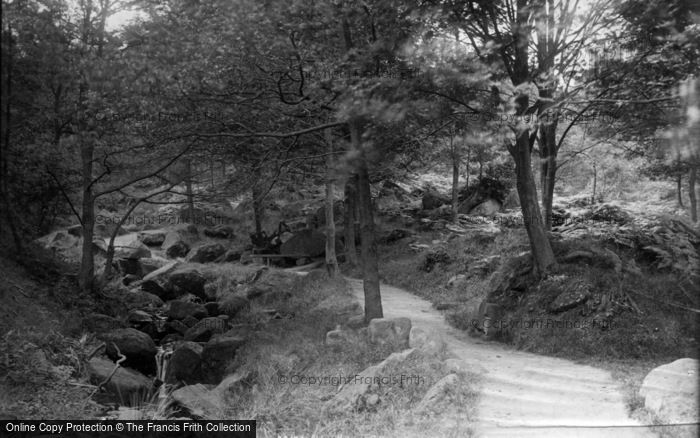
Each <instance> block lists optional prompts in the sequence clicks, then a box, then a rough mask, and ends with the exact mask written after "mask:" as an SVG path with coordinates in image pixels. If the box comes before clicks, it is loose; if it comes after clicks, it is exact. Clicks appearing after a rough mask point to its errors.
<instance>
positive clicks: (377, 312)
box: [350, 122, 384, 322]
mask: <svg viewBox="0 0 700 438" xmlns="http://www.w3.org/2000/svg"><path fill="white" fill-rule="evenodd" d="M350 137H351V141H352V145H353V147H354V148H355V150H357V151H359V152H360V157H359V160H358V166H357V174H358V190H357V192H358V201H359V202H358V203H359V207H360V208H359V210H360V240H361V253H362V279H363V287H364V292H365V321H366V322H369V321H371V320H372V319H374V318H382V317H383V316H384V313H383V311H382V297H381V293H380V290H379V264H378V260H377V242H376V241H375V239H374V215H373V212H372V194H371V191H370V187H369V170H368V169H367V158H366V156H365V153H364V151H363V150H362V146H361V145H360V131H359V129H358V127H357V125H356V123H355V122H350Z"/></svg>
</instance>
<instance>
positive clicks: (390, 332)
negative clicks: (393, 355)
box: [367, 318, 411, 348]
mask: <svg viewBox="0 0 700 438" xmlns="http://www.w3.org/2000/svg"><path fill="white" fill-rule="evenodd" d="M410 332H411V320H410V319H408V318H391V319H389V318H375V319H373V320H371V321H370V322H369V326H368V328H367V334H368V335H369V341H370V342H372V343H376V344H390V345H395V346H399V347H401V348H406V347H408V336H409V333H410Z"/></svg>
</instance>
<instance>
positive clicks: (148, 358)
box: [98, 328, 156, 374]
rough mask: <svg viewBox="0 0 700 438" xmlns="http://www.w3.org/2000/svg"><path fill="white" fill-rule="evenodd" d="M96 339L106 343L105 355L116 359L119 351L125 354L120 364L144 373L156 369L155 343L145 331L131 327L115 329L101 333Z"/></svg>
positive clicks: (153, 371) (149, 372) (150, 372)
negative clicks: (124, 358)
mask: <svg viewBox="0 0 700 438" xmlns="http://www.w3.org/2000/svg"><path fill="white" fill-rule="evenodd" d="M98 339H100V340H101V341H103V342H104V343H105V344H106V347H107V348H106V352H107V356H109V358H110V359H112V360H114V361H116V360H118V359H119V354H118V353H117V350H116V348H115V346H116V347H117V348H119V352H120V353H121V354H122V355H124V356H126V360H125V361H124V362H123V363H122V365H124V366H126V367H131V368H134V369H137V370H139V371H141V372H144V373H146V374H152V373H155V371H156V344H155V343H154V342H153V339H151V338H150V337H149V336H148V335H147V334H146V333H144V332H141V331H138V330H136V329H133V328H125V329H117V330H112V331H111V332H107V333H103V334H101V335H99V336H98Z"/></svg>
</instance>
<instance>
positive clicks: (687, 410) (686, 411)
mask: <svg viewBox="0 0 700 438" xmlns="http://www.w3.org/2000/svg"><path fill="white" fill-rule="evenodd" d="M698 371H699V370H698V360H697V359H678V360H677V361H675V362H671V363H669V364H666V365H662V366H660V367H658V368H654V369H653V370H652V371H651V372H650V373H649V374H648V375H647V376H646V377H645V378H644V382H642V387H641V389H640V390H639V395H640V396H642V397H644V407H646V408H647V409H648V410H650V411H651V412H653V413H654V414H655V415H656V416H657V417H658V418H659V419H660V420H662V421H663V422H664V423H666V424H674V423H695V425H694V426H693V427H681V426H679V427H678V428H674V429H672V430H671V431H672V433H673V436H677V437H688V438H691V437H696V436H697V433H698V423H700V414H699V413H698V412H700V410H698V399H699V397H698V396H699V395H700V393H699V391H698Z"/></svg>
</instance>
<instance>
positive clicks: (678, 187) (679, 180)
mask: <svg viewBox="0 0 700 438" xmlns="http://www.w3.org/2000/svg"><path fill="white" fill-rule="evenodd" d="M682 184H683V174H682V173H679V174H678V176H677V177H676V194H677V195H678V206H679V207H680V208H683V189H682Z"/></svg>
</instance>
